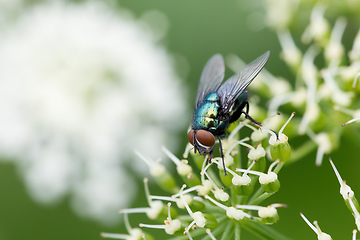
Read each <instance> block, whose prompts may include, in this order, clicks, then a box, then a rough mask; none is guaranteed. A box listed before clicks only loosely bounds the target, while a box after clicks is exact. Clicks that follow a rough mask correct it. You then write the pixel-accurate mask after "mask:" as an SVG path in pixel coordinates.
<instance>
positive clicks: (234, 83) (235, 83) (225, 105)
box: [216, 51, 270, 113]
mask: <svg viewBox="0 0 360 240" xmlns="http://www.w3.org/2000/svg"><path fill="white" fill-rule="evenodd" d="M269 56H270V52H269V51H267V52H266V53H264V54H263V55H261V56H260V57H258V58H257V59H255V60H254V61H252V62H251V63H249V64H248V65H247V66H246V67H245V68H244V69H243V70H241V71H240V72H239V73H238V74H235V75H234V76H232V77H231V78H229V79H228V80H227V81H226V82H225V83H224V84H223V85H221V87H220V88H219V89H218V90H217V92H216V93H217V94H218V95H219V97H220V104H221V107H222V110H223V112H224V113H229V112H231V110H232V109H231V108H232V106H233V104H234V102H235V101H236V99H237V98H238V97H239V96H240V94H241V93H243V92H244V91H245V89H246V88H247V87H248V86H249V84H250V83H251V82H252V81H253V80H254V78H255V77H256V76H257V75H258V73H259V72H260V71H261V69H263V67H264V66H265V63H266V62H267V60H268V59H269Z"/></svg>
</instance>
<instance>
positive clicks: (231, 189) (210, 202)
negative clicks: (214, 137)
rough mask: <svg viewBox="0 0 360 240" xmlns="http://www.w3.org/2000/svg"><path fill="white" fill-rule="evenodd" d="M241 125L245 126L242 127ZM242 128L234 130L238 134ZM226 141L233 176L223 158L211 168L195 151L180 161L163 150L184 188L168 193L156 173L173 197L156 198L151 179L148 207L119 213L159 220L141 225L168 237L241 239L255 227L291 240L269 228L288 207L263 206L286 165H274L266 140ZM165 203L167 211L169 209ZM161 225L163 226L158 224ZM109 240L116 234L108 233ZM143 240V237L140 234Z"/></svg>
mask: <svg viewBox="0 0 360 240" xmlns="http://www.w3.org/2000/svg"><path fill="white" fill-rule="evenodd" d="M292 116H293V115H292ZM290 120H291V118H290V119H289V121H290ZM287 123H288V121H287V122H286V124H287ZM286 124H284V127H285V126H286ZM240 125H242V126H244V125H243V124H242V123H241V124H240ZM245 125H246V124H245ZM284 127H283V128H282V129H281V132H280V133H281V136H282V137H281V138H282V139H283V138H284V139H286V142H287V137H286V135H284V134H283V133H282V132H283V130H284ZM239 129H240V128H235V130H234V131H238V130H239ZM250 129H252V130H253V131H254V132H255V131H259V129H256V128H253V127H250ZM265 132H266V133H267V131H265ZM270 132H271V131H270ZM266 135H268V134H265V136H266ZM230 137H231V139H230ZM223 141H224V142H228V143H230V142H231V144H224V146H225V148H224V152H225V153H226V154H225V155H226V156H225V159H227V160H226V161H225V165H226V166H225V168H226V171H227V172H228V174H227V175H226V176H225V174H224V169H223V166H222V159H221V158H219V157H215V158H213V159H212V160H211V163H209V164H207V162H208V160H207V158H205V159H204V157H202V156H200V155H198V154H194V153H193V151H191V152H190V156H189V157H188V158H187V159H183V160H180V159H178V158H177V157H176V156H175V155H174V154H173V153H171V152H170V151H169V150H168V149H166V148H163V151H164V152H165V154H166V155H167V156H168V157H169V158H170V159H171V161H172V162H173V163H174V164H175V165H176V169H177V174H178V175H179V176H180V179H182V180H183V182H185V184H182V185H181V186H179V185H177V184H176V186H173V188H172V189H169V188H168V187H165V186H167V182H168V180H166V179H165V178H159V176H158V175H157V174H155V175H154V174H153V173H152V176H153V178H154V179H155V182H156V183H157V184H158V186H159V187H160V188H162V189H163V190H164V191H166V192H168V193H169V195H167V196H166V195H165V196H155V195H151V193H150V190H149V187H148V184H147V183H148V180H147V179H145V180H144V184H145V192H146V196H147V199H148V205H149V207H145V208H133V209H123V210H121V211H120V212H121V213H126V214H130V213H131V214H135V213H137V214H142V213H146V215H147V217H148V218H149V220H148V221H155V222H154V223H141V224H140V227H141V228H148V229H162V230H163V231H164V233H165V234H167V235H170V236H168V237H167V238H166V239H194V238H197V237H200V236H202V235H207V236H208V237H210V239H220V238H221V239H238V238H239V236H240V230H241V229H249V230H251V229H254V228H258V229H261V231H262V233H263V234H264V236H268V237H270V236H271V237H272V238H271V239H274V237H276V239H278V240H281V239H286V238H285V237H284V236H283V235H282V234H280V233H277V232H276V231H274V230H271V231H268V228H267V227H266V225H271V224H274V223H276V222H277V221H278V220H279V215H278V211H277V208H279V207H286V205H284V204H277V203H274V204H271V205H269V206H261V203H262V202H263V201H264V200H265V199H268V198H269V197H271V196H272V195H273V194H275V193H276V192H277V190H278V189H279V187H280V181H279V179H278V174H279V171H280V170H281V168H282V166H283V164H284V163H283V162H281V160H279V159H275V160H276V161H274V160H273V159H272V158H271V155H270V154H267V153H266V151H265V149H264V148H263V147H262V146H263V145H269V143H268V142H267V140H266V138H264V139H262V142H251V141H250V139H249V138H245V139H242V140H240V141H239V140H237V139H236V134H235V133H234V132H231V134H230V135H229V137H228V138H226V139H224V140H223ZM278 141H280V140H278ZM271 142H272V141H270V145H271ZM280 144H282V142H281V143H280ZM244 147H245V148H247V149H249V154H247V156H246V155H244V154H243V155H242V154H241V150H242V149H241V148H244ZM269 148H270V147H269ZM288 150H289V151H290V150H291V149H290V148H289V149H288ZM270 151H271V150H270ZM138 156H140V157H141V158H142V159H143V160H144V161H145V162H147V163H148V161H149V159H148V158H146V157H145V156H143V155H141V154H139V153H138ZM197 158H201V159H202V161H203V162H202V163H203V164H201V165H200V166H201V167H200V168H197V167H196V164H195V162H194V161H197ZM260 161H263V163H262V165H261V167H259V162H260ZM156 164H159V163H156ZM148 165H149V167H150V168H151V166H152V165H153V164H149V163H148ZM261 169H262V170H261ZM162 173H163V175H164V174H165V173H166V174H165V175H167V174H168V171H167V170H165V169H163V171H162ZM171 178H172V179H173V178H176V177H171ZM173 203H176V204H173ZM166 204H167V207H165V206H166ZM149 213H153V214H149ZM160 222H161V223H163V224H159V223H160ZM128 229H129V228H128ZM128 231H129V230H128ZM129 234H130V232H129ZM274 234H275V236H274ZM104 237H112V236H110V235H104ZM139 239H141V238H140V235H139Z"/></svg>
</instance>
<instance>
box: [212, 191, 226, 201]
mask: <svg viewBox="0 0 360 240" xmlns="http://www.w3.org/2000/svg"><path fill="white" fill-rule="evenodd" d="M214 196H215V198H216V199H219V200H220V201H222V202H226V201H227V200H229V194H227V193H226V192H224V191H223V190H222V189H216V190H215V192H214Z"/></svg>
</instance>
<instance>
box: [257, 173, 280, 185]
mask: <svg viewBox="0 0 360 240" xmlns="http://www.w3.org/2000/svg"><path fill="white" fill-rule="evenodd" d="M277 178H278V177H277V174H276V173H274V172H269V173H267V174H265V173H262V174H260V177H259V182H260V184H268V183H272V182H275V181H276V180H277Z"/></svg>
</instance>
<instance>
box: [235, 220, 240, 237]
mask: <svg viewBox="0 0 360 240" xmlns="http://www.w3.org/2000/svg"><path fill="white" fill-rule="evenodd" d="M234 224H235V238H234V239H235V240H240V233H241V227H240V223H238V222H235V223H234Z"/></svg>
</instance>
